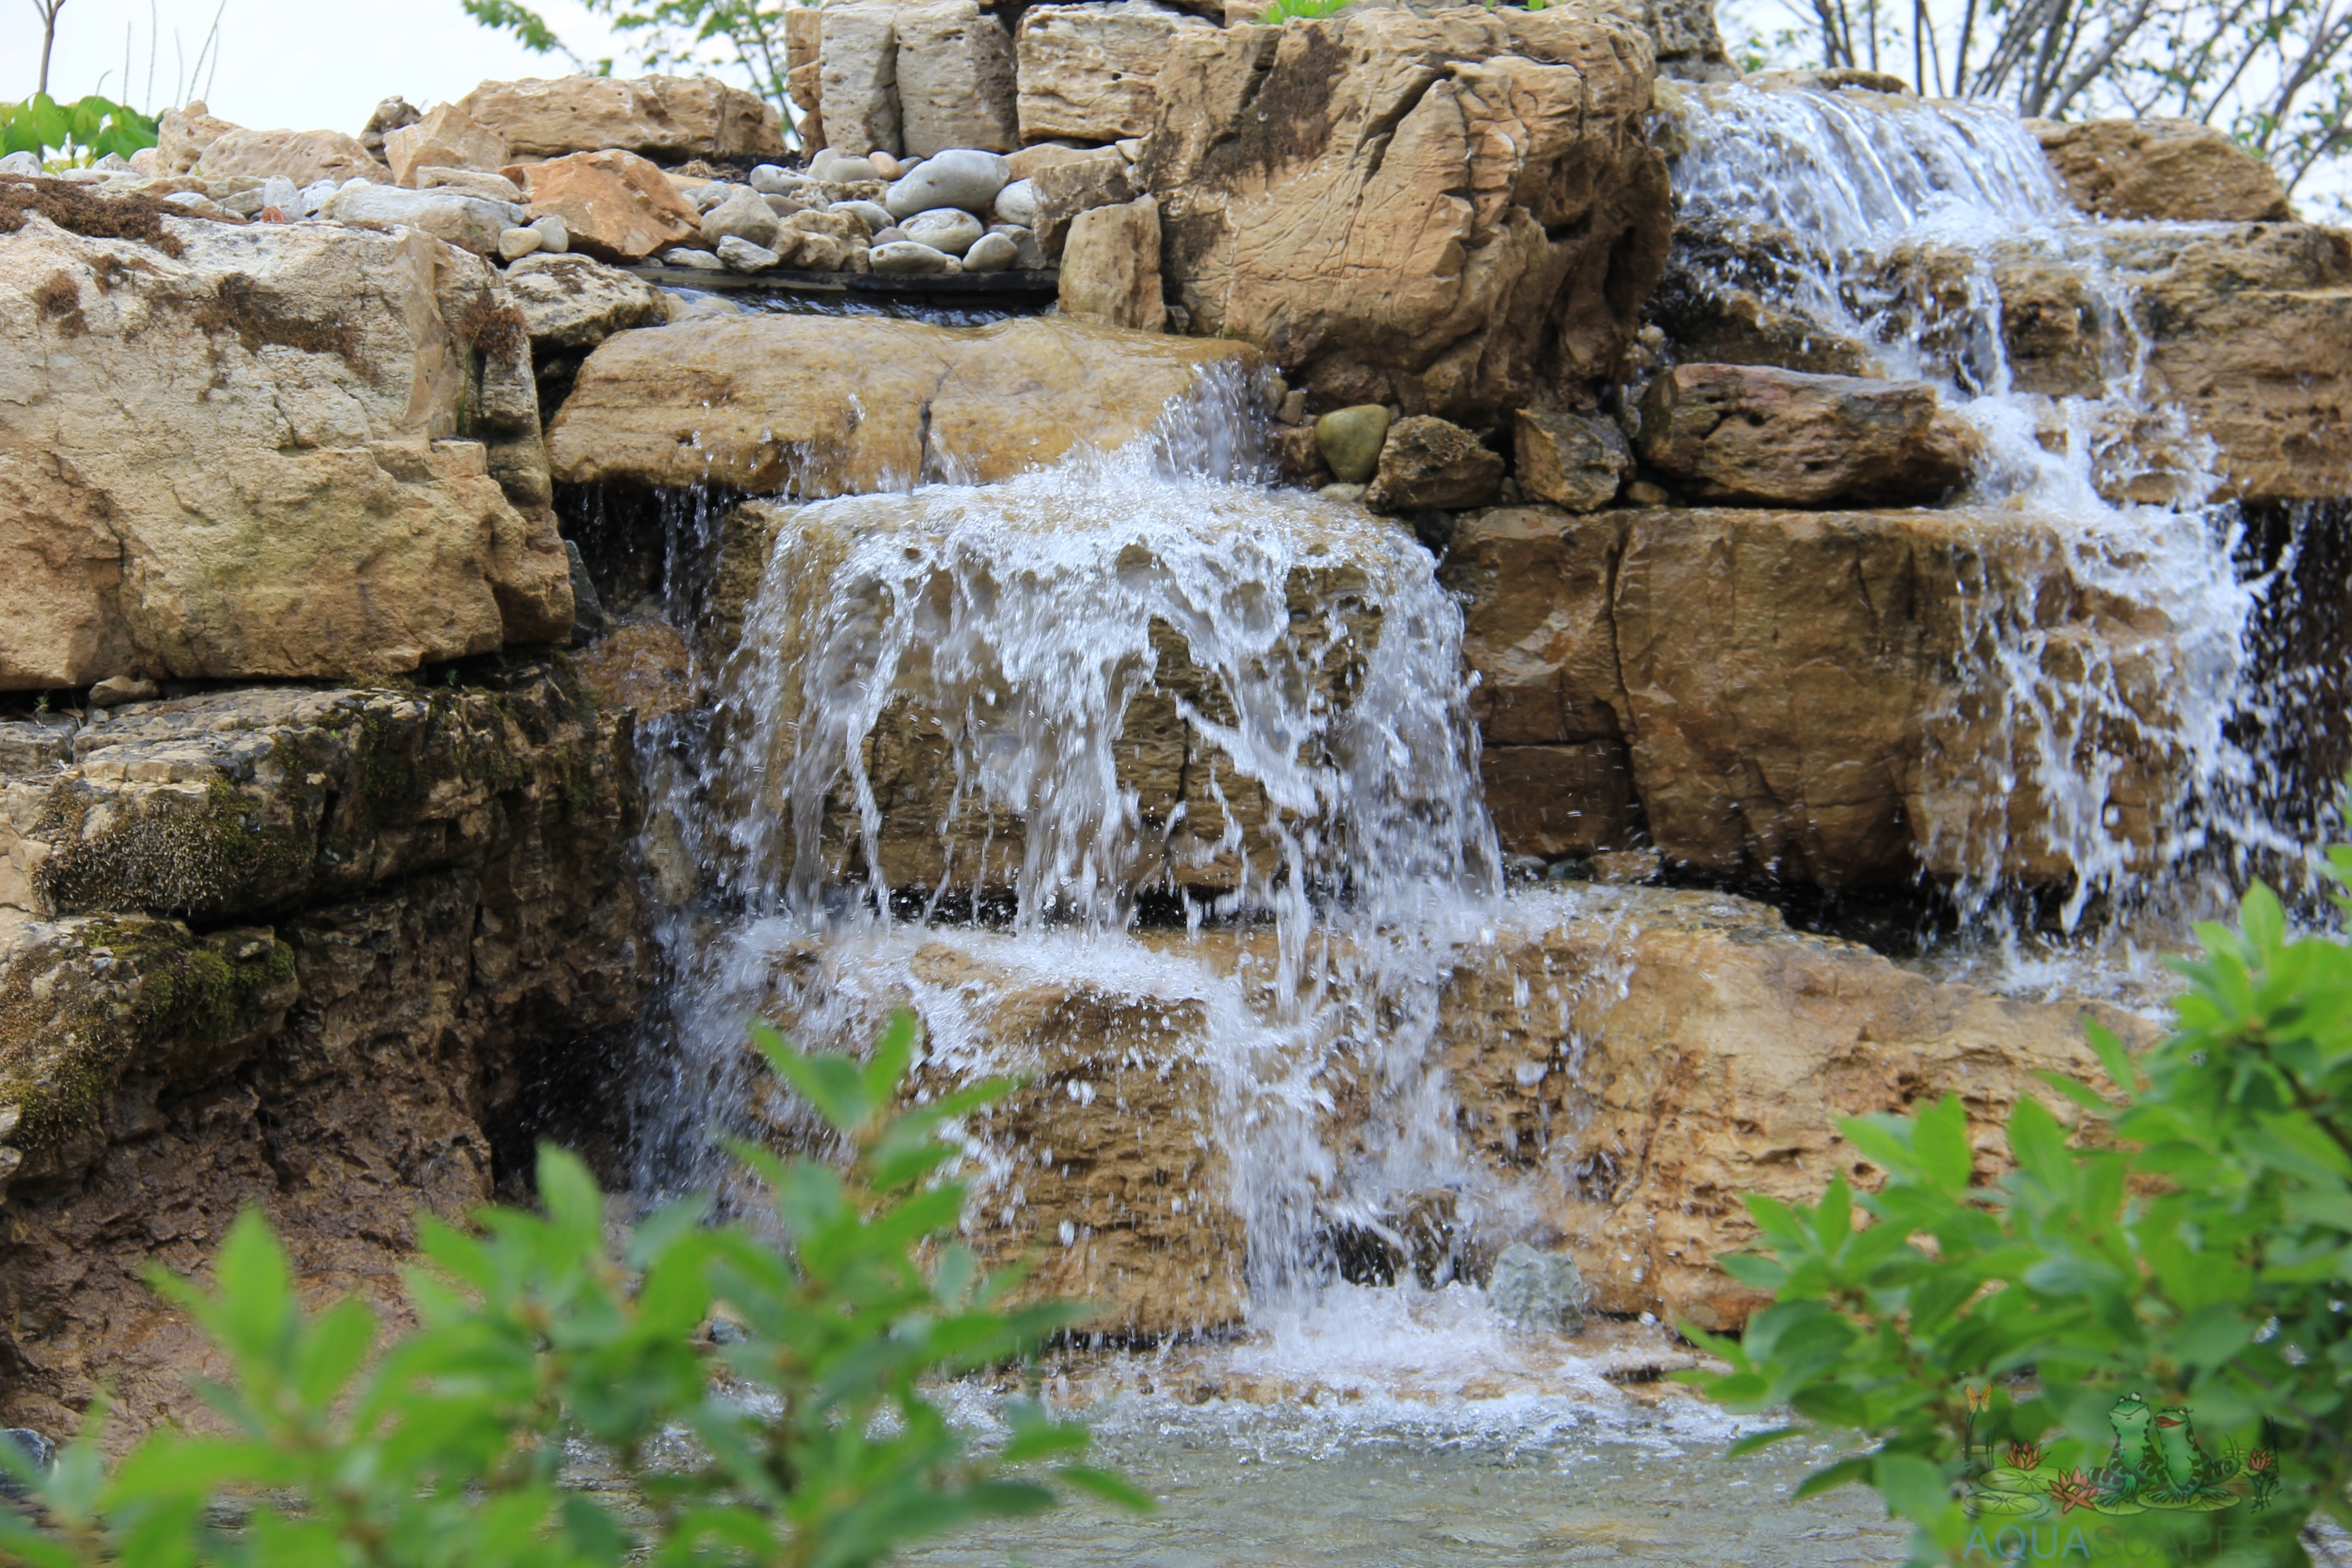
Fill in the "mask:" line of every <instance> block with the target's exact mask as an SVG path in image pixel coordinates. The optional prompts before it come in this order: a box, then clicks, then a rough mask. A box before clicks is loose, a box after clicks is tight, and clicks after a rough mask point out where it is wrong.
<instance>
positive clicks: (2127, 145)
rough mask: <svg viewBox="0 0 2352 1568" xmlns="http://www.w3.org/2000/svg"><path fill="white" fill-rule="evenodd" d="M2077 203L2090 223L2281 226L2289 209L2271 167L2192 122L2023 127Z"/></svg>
mask: <svg viewBox="0 0 2352 1568" xmlns="http://www.w3.org/2000/svg"><path fill="white" fill-rule="evenodd" d="M2026 124H2027V128H2028V129H2029V130H2031V131H2032V132H2033V134H2034V138H2035V140H2037V141H2040V142H2041V151H2042V152H2043V154H2044V155H2046V156H2047V157H2048V158H2049V160H2050V166H2051V167H2052V168H2053V169H2055V170H2057V171H2058V178H2059V180H2060V181H2061V182H2062V183H2063V184H2064V186H2065V187H2066V194H2067V195H2069V196H2071V197H2074V198H2075V206H2077V207H2079V208H2081V209H2083V210H2084V211H2085V212H2087V213H2089V214H2090V215H2091V216H2092V217H2094V218H2122V219H2157V220H2170V221H2177V222H2188V223H2285V222H2290V221H2292V220H2293V219H2294V216H2295V213H2294V209H2292V208H2290V207H2289V206H2288V204H2287V193H2286V191H2285V190H2284V189H2283V188H2281V187H2280V186H2279V184H2278V175H2276V174H2274V173H2272V172H2271V168H2270V165H2269V164H2267V163H2265V162H2263V161H2262V160H2261V159H2260V158H2257V157H2256V156H2255V155H2254V154H2253V153H2251V152H2247V151H2246V150H2245V148H2243V147H2240V146H2239V145H2238V144H2237V143H2236V142H2234V141H2231V140H2230V138H2229V135H2228V133H2227V132H2225V131H2223V130H2220V129H2219V128H2218V127H2215V126H2211V125H2201V124H2199V123H2198V122H2197V121H2195V120H2190V119H2088V120H2075V121H2073V122H2071V123H2065V124H2062V123H2060V122H2058V121H2056V120H2048V119H2037V120H2029V121H2027V122H2026Z"/></svg>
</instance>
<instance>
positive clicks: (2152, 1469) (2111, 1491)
mask: <svg viewBox="0 0 2352 1568" xmlns="http://www.w3.org/2000/svg"><path fill="white" fill-rule="evenodd" d="M2107 1424H2108V1427H2109V1430H2110V1431H2112V1432H2113V1433H2114V1434H2115V1441H2114V1445H2113V1446H2112V1447H2111V1448H2110V1449H2109V1450H2108V1457H2107V1462H2106V1464H2104V1465H2102V1466H2101V1467H2099V1468H2098V1470H2095V1471H2084V1470H2079V1469H2076V1470H2067V1469H2063V1468H2061V1467H2060V1466H2058V1465H2056V1464H2054V1463H2052V1462H2051V1461H2049V1460H2048V1459H2047V1458H2046V1457H2045V1455H2044V1453H2043V1451H2042V1450H2041V1449H2040V1448H2038V1447H2036V1446H2034V1445H2032V1444H2028V1443H2011V1444H2010V1445H2008V1448H2007V1450H2006V1453H2005V1456H2004V1457H2005V1458H2006V1460H2007V1462H2006V1463H1999V1462H1996V1463H1993V1464H1990V1465H1987V1466H1986V1467H1985V1469H1984V1470H1983V1471H1981V1472H1978V1473H1977V1474H1976V1475H1975V1476H1974V1477H1973V1480H1974V1485H1973V1486H1972V1487H1971V1489H1970V1494H1969V1497H1968V1507H1969V1511H1970V1512H1972V1513H1976V1514H1995V1515H2008V1516H2011V1517H2028V1516H2030V1517H2043V1516H2046V1515H2048V1514H2049V1513H2050V1512H2051V1511H2052V1507H2053V1506H2054V1507H2055V1509H2056V1511H2057V1512H2058V1513H2060V1514H2062V1515H2063V1514H2068V1513H2072V1512H2074V1511H2075V1509H2077V1508H2089V1509H2095V1510H2097V1511H2098V1512H2099V1513H2102V1514H2109V1515H2128V1514H2143V1513H2146V1512H2147V1511H2148V1510H2150V1509H2152V1508H2156V1509H2164V1510H2166V1511H2176V1510H2181V1511H2195V1512H2210V1511H2211V1510H2214V1509H2219V1508H2228V1507H2233V1506H2236V1505H2237V1503H2238V1502H2239V1501H2240V1497H2239V1494H2238V1493H2237V1492H2236V1491H2234V1490H2233V1489H2232V1488H2231V1486H2230V1484H2229V1483H2231V1482H2233V1481H2234V1480H2236V1479H2237V1478H2238V1477H2239V1476H2240V1475H2243V1474H2247V1473H2250V1472H2249V1470H2248V1464H2247V1463H2242V1462H2241V1461H2240V1460H2239V1459H2238V1457H2237V1455H2236V1453H2235V1451H2234V1450H2232V1451H2231V1452H2230V1453H2228V1454H2227V1455H2225V1456H2223V1457H2222V1458H2219V1459H2217V1458H2215V1457H2213V1456H2212V1455H2211V1454H2208V1453H2207V1452H2206V1451H2205V1450H2203V1449H2202V1448H2201V1447H2199V1444H2198V1441H2197V1428H2196V1426H2195V1423H2194V1422H2193V1421H2192V1420H2191V1419H2190V1416H2189V1412H2188V1407H2187V1406H2186V1405H2179V1404H2172V1405H2166V1406H2165V1407H2164V1408H2163V1409H2155V1408H2154V1407H2152V1406H2150V1404H2148V1402H2147V1401H2146V1400H2145V1399H2144V1398H2143V1397H2142V1396H2141V1395H2139V1394H2137V1393H2127V1394H2125V1395H2124V1396H2123V1397H2122V1398H2120V1399H2119V1400H2117V1401H2116V1402H2115V1404H2114V1406H2113V1408H2111V1409H2110V1410H2109V1412H2108V1416H2107ZM2268 1459H2269V1454H2268V1450H2267V1449H2266V1450H2256V1457H2255V1458H2254V1459H2253V1460H2252V1461H2250V1462H2252V1463H2254V1464H2255V1466H2256V1468H2260V1467H2261V1466H2262V1465H2263V1464H2265V1463H2267V1461H2268ZM2261 1479H2263V1478H2262V1477H2260V1476H2256V1483H2257V1490H2259V1482H2260V1481H2261Z"/></svg>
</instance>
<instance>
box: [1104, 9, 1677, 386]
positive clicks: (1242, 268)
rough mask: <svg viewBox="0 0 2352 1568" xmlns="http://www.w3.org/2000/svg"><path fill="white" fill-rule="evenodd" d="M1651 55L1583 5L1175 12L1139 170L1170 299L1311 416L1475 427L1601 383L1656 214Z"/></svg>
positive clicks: (1660, 173)
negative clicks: (1564, 389)
mask: <svg viewBox="0 0 2352 1568" xmlns="http://www.w3.org/2000/svg"><path fill="white" fill-rule="evenodd" d="M1652 73H1653V63H1652V57H1651V43H1650V39H1649V37H1648V35H1647V33H1646V32H1645V30H1644V29H1643V28H1641V27H1640V26H1639V25H1638V24H1635V23H1633V22H1629V21H1627V20H1625V19H1624V18H1623V17H1619V16H1618V15H1616V14H1614V13H1613V12H1604V11H1600V10H1598V9H1587V8H1585V7H1582V6H1552V7H1551V8H1549V9H1546V10H1543V11H1523V10H1517V9H1510V8H1505V9H1500V10H1497V11H1494V12H1484V11H1475V10H1467V9H1457V10H1447V11H1442V12H1439V13H1437V14H1435V15H1434V16H1430V17H1419V16H1416V15H1414V14H1413V13H1411V12H1409V11H1405V10H1376V11H1363V12H1349V13H1343V14H1342V15H1340V16H1339V17H1333V18H1330V19H1329V20H1319V21H1294V22H1291V23H1289V24H1288V25H1285V26H1283V27H1282V28H1228V29H1222V30H1218V29H1197V30H1195V29H1190V28H1183V29H1179V30H1178V31H1177V32H1176V33H1175V34H1174V35H1173V36H1172V38H1171V40H1170V46H1169V51H1168V59H1167V62H1166V63H1165V64H1164V65H1162V66H1161V68H1160V71H1159V75H1158V77H1157V78H1156V86H1155V93H1156V96H1157V98H1158V104H1159V107H1158V110H1157V114H1156V118H1155V122H1154V130H1153V134H1152V135H1151V137H1150V138H1149V139H1148V141H1147V142H1146V144H1145V149H1144V155H1143V158H1142V161H1141V163H1140V164H1138V165H1137V169H1138V173H1139V175H1140V176H1141V178H1142V180H1143V181H1144V183H1145V184H1146V185H1147V186H1148V187H1149V189H1150V191H1151V192H1152V193H1153V194H1155V195H1157V196H1158V197H1159V201H1160V221H1161V226H1162V230H1163V232H1164V234H1165V236H1166V240H1165V244H1164V253H1165V254H1164V257H1163V267H1164V269H1165V273H1166V276H1167V277H1168V280H1169V283H1170V290H1171V293H1172V294H1173V295H1174V296H1176V297H1177V298H1179V299H1181V302H1182V305H1183V307H1184V309H1185V310H1187V311H1189V312H1190V315H1191V319H1192V329H1191V330H1192V331H1193V332H1195V333H1207V334H1213V335H1216V336H1222V337H1233V338H1239V339H1242V340H1243V341H1246V342H1250V343H1254V344H1258V345H1259V346H1261V347H1262V348H1264V349H1265V350H1266V351H1267V352H1268V353H1269V354H1270V355H1272V357H1273V358H1274V359H1275V360H1276V361H1277V362H1279V363H1280V364H1281V365H1283V367H1284V368H1285V371H1286V372H1288V373H1289V374H1291V375H1292V376H1293V378H1294V379H1296V380H1300V381H1303V383H1304V384H1305V386H1306V388H1307V389H1308V392H1309V396H1310V407H1311V408H1312V409H1315V410H1316V411H1317V412H1319V411H1320V410H1321V409H1323V408H1332V407H1344V406H1347V405H1350V404H1355V403H1374V402H1378V403H1387V402H1395V403H1399V404H1401V405H1403V408H1404V411H1405V412H1407V413H1430V414H1437V415H1440V416H1442V417H1443V418H1446V419H1450V420H1453V421H1454V422H1456V423H1464V424H1471V425H1477V424H1480V423H1490V422H1491V421H1492V419H1493V418H1494V417H1495V416H1496V415H1498V413H1500V412H1503V411H1504V410H1505V409H1507V408H1509V407H1512V406H1517V405H1521V404H1524V403H1527V402H1530V401H1532V400H1534V399H1533V396H1532V394H1533V393H1534V391H1535V390H1536V389H1537V388H1538V386H1539V385H1549V384H1555V383H1566V384H1568V385H1571V386H1573V385H1577V384H1581V383H1587V382H1590V381H1594V380H1597V379H1600V378H1605V377H1607V376H1609V375H1611V374H1612V373H1613V372H1614V370H1615V369H1616V367H1617V365H1618V360H1619V356H1620V355H1621V353H1622V351H1623V347H1624V345H1625V344H1626V342H1627V341H1628V339H1629V337H1630V335H1631V333H1633V331H1634V328H1635V326H1636V325H1637V324H1638V322H1637V316H1638V313H1639V310H1640V308H1641V302H1642V300H1643V299H1644V298H1645V296H1646V295H1647V294H1648V292H1649V289H1650V287H1651V285H1652V284H1653V283H1654V282H1655V281H1656V279H1657V273H1658V269H1659V266H1660V265H1661V264H1662V262H1663V260H1664V257H1665V254H1666V249H1667V242H1668V232H1669V227H1670V223H1669V218H1668V200H1667V186H1666V176H1665V164H1664V163H1663V161H1662V160H1661V159H1660V158H1659V157H1658V155H1657V152H1654V151H1653V150H1652V149H1651V147H1650V146H1649V143H1648V141H1647V140H1646V138H1645V134H1644V131H1643V117H1644V116H1645V114H1646V113H1647V112H1648V109H1649V106H1650V98H1651V84H1652Z"/></svg>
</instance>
